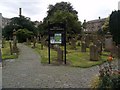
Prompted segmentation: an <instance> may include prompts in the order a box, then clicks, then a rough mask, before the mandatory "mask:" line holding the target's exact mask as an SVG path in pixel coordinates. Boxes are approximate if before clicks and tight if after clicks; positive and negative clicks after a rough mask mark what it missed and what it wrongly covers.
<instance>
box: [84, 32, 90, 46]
mask: <svg viewBox="0 0 120 90" xmlns="http://www.w3.org/2000/svg"><path fill="white" fill-rule="evenodd" d="M85 43H86V47H87V48H88V47H89V45H90V37H89V35H88V34H86V36H85Z"/></svg>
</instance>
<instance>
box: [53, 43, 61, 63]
mask: <svg viewBox="0 0 120 90" xmlns="http://www.w3.org/2000/svg"><path fill="white" fill-rule="evenodd" d="M54 49H55V50H56V51H57V60H58V62H60V63H62V62H63V50H61V48H60V47H59V46H58V45H56V46H55V47H54Z"/></svg>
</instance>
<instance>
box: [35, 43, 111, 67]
mask: <svg viewBox="0 0 120 90" xmlns="http://www.w3.org/2000/svg"><path fill="white" fill-rule="evenodd" d="M61 48H63V47H61ZM35 50H36V51H37V52H38V53H39V54H40V56H41V63H44V64H45V63H48V47H45V46H44V48H43V50H41V45H40V44H36V48H35ZM67 52H68V53H67V63H68V64H69V65H70V66H73V67H81V68H88V67H91V66H95V65H100V64H102V63H103V62H105V61H106V60H107V55H109V53H108V52H103V55H102V56H101V59H100V60H99V61H90V60H89V57H90V55H89V48H87V52H85V53H82V52H81V49H80V46H77V49H76V50H72V49H71V46H70V45H68V44H67ZM104 54H105V55H104ZM50 59H51V64H55V63H56V64H57V63H58V62H57V52H56V51H54V50H53V49H51V57H50Z"/></svg>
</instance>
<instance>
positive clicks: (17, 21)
mask: <svg viewBox="0 0 120 90" xmlns="http://www.w3.org/2000/svg"><path fill="white" fill-rule="evenodd" d="M13 29H16V31H17V30H18V29H27V30H28V31H31V32H33V33H34V34H36V33H37V29H36V28H35V26H34V23H33V22H32V21H30V19H29V18H27V17H24V16H21V17H14V18H12V19H11V22H10V24H9V25H7V26H6V27H5V28H4V29H3V35H4V36H5V37H6V38H12V34H13Z"/></svg>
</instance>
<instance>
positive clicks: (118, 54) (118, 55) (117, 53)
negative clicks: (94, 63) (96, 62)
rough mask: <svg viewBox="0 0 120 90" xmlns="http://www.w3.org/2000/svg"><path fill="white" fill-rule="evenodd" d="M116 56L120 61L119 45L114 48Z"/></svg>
mask: <svg viewBox="0 0 120 90" xmlns="http://www.w3.org/2000/svg"><path fill="white" fill-rule="evenodd" d="M116 56H117V57H118V58H119V59H120V45H118V46H116Z"/></svg>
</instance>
